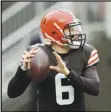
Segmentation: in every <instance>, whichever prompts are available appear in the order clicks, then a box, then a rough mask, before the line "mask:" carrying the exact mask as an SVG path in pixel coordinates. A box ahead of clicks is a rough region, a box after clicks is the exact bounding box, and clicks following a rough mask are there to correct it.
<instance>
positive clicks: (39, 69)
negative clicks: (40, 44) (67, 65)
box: [30, 48, 49, 82]
mask: <svg viewBox="0 0 111 112" xmlns="http://www.w3.org/2000/svg"><path fill="white" fill-rule="evenodd" d="M48 71H49V57H48V55H47V53H46V51H44V50H43V49H42V48H38V49H37V53H36V55H35V57H34V58H32V60H31V70H30V76H31V78H32V80H36V81H37V82H40V81H42V80H44V79H45V78H46V77H47V73H48Z"/></svg>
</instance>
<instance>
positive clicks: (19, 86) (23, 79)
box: [7, 66, 31, 98]
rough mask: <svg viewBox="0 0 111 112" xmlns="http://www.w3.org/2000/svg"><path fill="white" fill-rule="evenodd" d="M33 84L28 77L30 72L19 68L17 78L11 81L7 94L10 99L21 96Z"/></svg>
mask: <svg viewBox="0 0 111 112" xmlns="http://www.w3.org/2000/svg"><path fill="white" fill-rule="evenodd" d="M30 82H31V79H30V77H29V76H28V71H24V70H22V69H21V67H20V66H19V67H18V69H17V72H16V74H15V76H14V77H13V78H12V79H11V80H10V82H9V84H8V91H7V94H8V96H9V97H10V98H15V97H17V96H20V95H21V94H22V93H23V92H24V91H25V90H26V88H27V86H28V85H29V83H30Z"/></svg>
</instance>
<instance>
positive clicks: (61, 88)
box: [55, 73, 74, 105]
mask: <svg viewBox="0 0 111 112" xmlns="http://www.w3.org/2000/svg"><path fill="white" fill-rule="evenodd" d="M63 78H66V77H65V76H64V74H61V73H58V74H57V75H56V76H55V88H56V102H57V103H58V104H59V105H70V104H72V103H73V102H74V88H73V87H72V86H71V85H67V86H66V85H65V86H62V84H61V81H62V79H63ZM64 92H67V93H68V98H67V99H63V97H62V94H63V93H64Z"/></svg>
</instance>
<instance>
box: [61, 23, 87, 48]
mask: <svg viewBox="0 0 111 112" xmlns="http://www.w3.org/2000/svg"><path fill="white" fill-rule="evenodd" d="M63 33H64V37H63V38H62V40H67V42H68V43H67V46H69V47H70V48H72V49H78V48H79V47H80V46H84V44H85V41H86V34H84V33H83V31H82V28H81V23H80V22H76V23H70V24H67V25H65V27H64V30H63Z"/></svg>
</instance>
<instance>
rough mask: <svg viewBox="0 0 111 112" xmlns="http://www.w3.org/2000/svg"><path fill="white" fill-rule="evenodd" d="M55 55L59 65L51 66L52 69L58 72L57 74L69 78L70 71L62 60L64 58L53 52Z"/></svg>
mask: <svg viewBox="0 0 111 112" xmlns="http://www.w3.org/2000/svg"><path fill="white" fill-rule="evenodd" d="M53 53H54V55H55V57H56V59H57V62H58V65H57V66H50V69H51V70H56V71H57V72H59V73H62V74H64V75H65V76H67V75H68V74H69V73H70V71H69V70H68V68H67V67H66V64H65V62H64V61H63V60H62V58H61V57H60V56H59V55H58V54H57V53H56V52H53Z"/></svg>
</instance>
